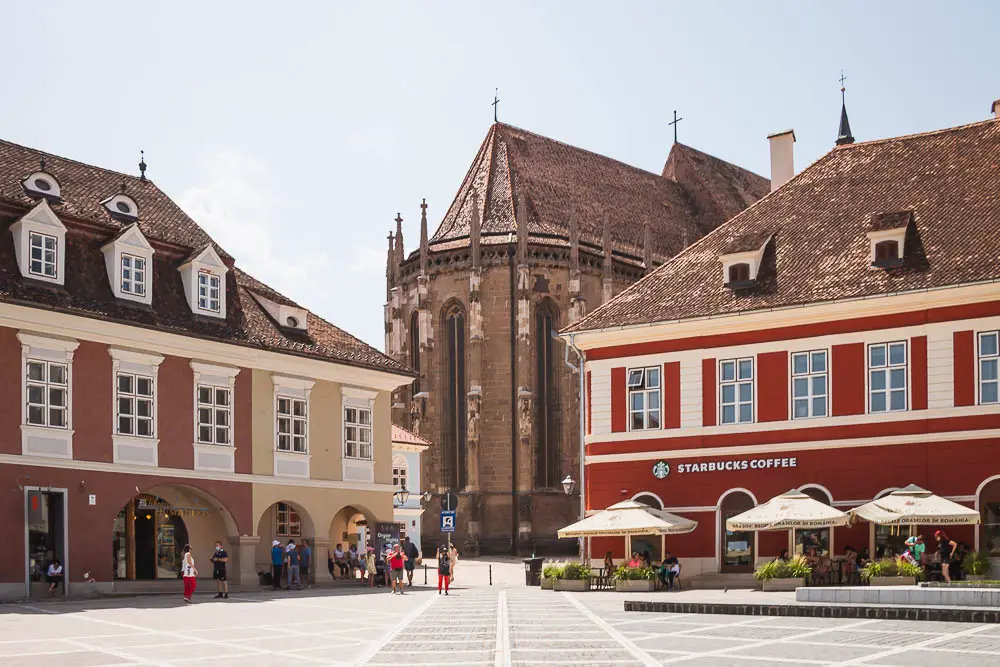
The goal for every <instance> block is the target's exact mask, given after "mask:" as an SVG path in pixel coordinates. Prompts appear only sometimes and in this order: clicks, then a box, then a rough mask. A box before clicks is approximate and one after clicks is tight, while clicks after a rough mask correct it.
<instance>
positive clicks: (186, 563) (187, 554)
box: [181, 544, 198, 604]
mask: <svg viewBox="0 0 1000 667" xmlns="http://www.w3.org/2000/svg"><path fill="white" fill-rule="evenodd" d="M181 553H182V554H184V555H183V556H182V559H181V577H183V579H184V601H185V602H187V603H188V604H190V603H191V596H192V595H194V589H195V588H196V587H197V586H198V568H196V567H195V566H194V556H193V555H192V554H191V545H190V544H185V545H184V549H183V550H181Z"/></svg>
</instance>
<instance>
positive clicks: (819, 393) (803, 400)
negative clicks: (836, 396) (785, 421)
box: [792, 350, 828, 419]
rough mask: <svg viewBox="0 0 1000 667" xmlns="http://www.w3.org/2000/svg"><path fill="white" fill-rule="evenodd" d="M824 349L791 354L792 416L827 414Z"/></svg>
mask: <svg viewBox="0 0 1000 667" xmlns="http://www.w3.org/2000/svg"><path fill="white" fill-rule="evenodd" d="M827 373H828V371H827V367H826V350H815V351H813V352H797V353H795V354H793V355H792V418H793V419H808V418H810V417H826V415H827V402H826V401H827V391H828V390H827Z"/></svg>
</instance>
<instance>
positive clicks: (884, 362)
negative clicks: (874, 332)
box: [868, 341, 906, 412]
mask: <svg viewBox="0 0 1000 667" xmlns="http://www.w3.org/2000/svg"><path fill="white" fill-rule="evenodd" d="M905 409H906V343H905V342H903V341H900V342H898V343H879V344H878V345H869V346H868V411H869V412H896V411H899V410H905Z"/></svg>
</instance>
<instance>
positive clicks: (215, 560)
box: [209, 540, 229, 600]
mask: <svg viewBox="0 0 1000 667" xmlns="http://www.w3.org/2000/svg"><path fill="white" fill-rule="evenodd" d="M209 560H211V561H212V579H215V589H216V591H218V592H217V593H216V594H215V597H217V598H222V599H225V600H228V599H229V582H228V581H226V563H228V562H229V554H227V553H226V550H225V549H223V548H222V542H220V541H219V540H216V541H215V553H214V554H212V557H211V558H210V559H209Z"/></svg>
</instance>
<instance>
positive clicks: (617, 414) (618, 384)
mask: <svg viewBox="0 0 1000 667" xmlns="http://www.w3.org/2000/svg"><path fill="white" fill-rule="evenodd" d="M626 393H627V392H626V389H625V367H624V366H622V367H619V368H612V369H611V432H612V433H624V432H625V431H626V430H628V429H627V426H626V425H627V423H628V421H627V419H626V417H627V416H628V415H627V414H626V413H627V411H628V408H627V407H626V405H625V401H626Z"/></svg>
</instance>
